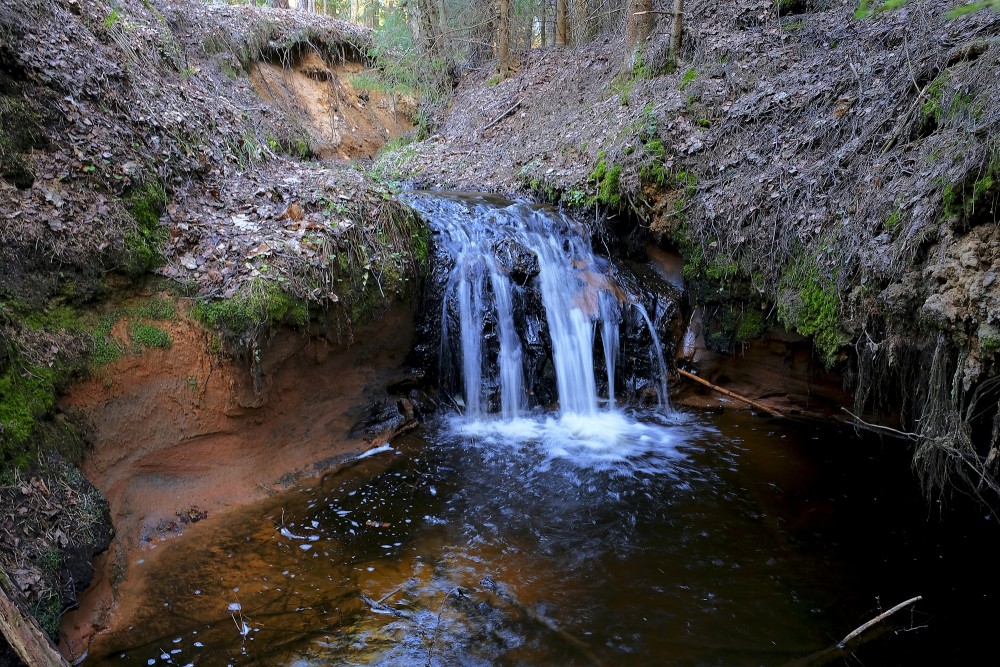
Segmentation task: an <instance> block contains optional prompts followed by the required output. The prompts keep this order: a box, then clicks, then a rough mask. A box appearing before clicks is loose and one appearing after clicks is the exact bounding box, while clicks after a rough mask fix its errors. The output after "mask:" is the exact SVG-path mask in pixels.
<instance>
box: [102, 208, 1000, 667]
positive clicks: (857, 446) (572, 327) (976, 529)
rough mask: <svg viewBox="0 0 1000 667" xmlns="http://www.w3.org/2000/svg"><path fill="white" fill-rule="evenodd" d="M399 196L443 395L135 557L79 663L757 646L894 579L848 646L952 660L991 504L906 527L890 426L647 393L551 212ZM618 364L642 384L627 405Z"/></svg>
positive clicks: (633, 312)
mask: <svg viewBox="0 0 1000 667" xmlns="http://www.w3.org/2000/svg"><path fill="white" fill-rule="evenodd" d="M414 202H415V205H416V206H418V207H420V208H421V210H423V211H424V212H425V214H428V215H433V216H435V219H436V220H437V223H436V224H437V225H438V227H437V228H438V233H439V234H440V238H441V244H442V246H443V247H444V249H445V250H446V253H445V257H446V258H447V259H446V268H447V270H446V271H445V272H444V273H445V275H443V276H442V282H441V283H440V285H441V288H440V294H441V297H442V298H441V300H440V305H439V308H438V309H437V311H436V312H437V313H440V316H441V320H442V322H443V327H442V332H441V341H440V346H439V347H438V356H439V359H438V363H439V374H440V377H441V379H442V384H445V385H447V383H448V381H449V378H450V379H451V381H452V383H453V385H454V388H455V397H454V401H455V403H456V404H457V405H458V406H459V407H460V408H462V410H461V413H462V414H458V415H440V416H439V417H438V418H437V420H436V421H434V422H431V423H428V424H426V425H425V426H424V427H423V428H422V429H421V431H419V432H416V433H411V434H407V435H405V436H401V437H398V438H396V439H395V440H394V441H393V442H392V443H391V444H390V445H388V446H385V447H381V448H378V449H376V450H373V451H372V452H370V453H369V454H367V455H364V456H362V457H359V458H358V459H357V460H356V461H355V462H353V463H352V464H350V465H347V466H345V467H344V468H342V469H340V470H338V471H336V472H334V473H331V474H329V475H327V476H326V477H324V478H323V479H322V480H320V481H319V482H317V483H315V484H312V485H309V486H306V487H303V488H301V489H298V490H295V491H291V492H288V493H285V494H282V495H279V496H276V497H274V498H271V499H268V500H266V501H263V502H262V503H260V504H258V505H255V506H253V507H248V508H243V509H240V510H238V511H234V512H232V513H230V514H228V515H227V516H225V517H222V518H217V519H213V520H212V521H210V522H207V523H206V524H197V525H194V526H192V527H191V528H190V529H189V531H188V533H187V534H186V535H185V536H183V537H181V538H178V539H176V540H174V541H172V542H167V543H165V544H163V545H161V546H159V548H158V549H156V550H155V551H149V552H147V555H146V556H145V557H144V558H142V559H141V560H142V562H137V563H133V564H131V567H134V568H138V569H139V571H140V572H142V573H143V575H144V579H143V582H144V585H143V589H142V591H141V593H140V594H139V600H138V601H137V604H136V605H135V606H134V607H132V612H131V615H130V617H129V619H128V620H127V622H126V623H124V624H121V625H119V629H118V630H116V631H115V632H114V633H109V634H105V635H103V636H101V637H99V638H98V640H97V641H96V642H95V643H94V645H93V646H92V655H91V657H90V658H89V659H88V660H87V664H88V665H90V664H93V665H148V666H151V665H195V664H198V665H213V666H214V665H234V666H235V665H289V666H294V667H306V666H319V665H359V664H365V665H434V666H437V665H441V666H450V665H601V664H603V665H637V666H638V665H653V664H655V665H782V664H785V663H787V662H789V661H792V660H795V659H798V658H802V657H804V656H808V655H810V654H812V653H814V652H816V651H820V650H822V649H824V648H827V647H829V646H831V645H833V644H834V643H835V642H836V641H837V640H838V639H839V638H841V637H843V636H844V635H845V634H846V633H847V632H849V631H850V630H851V629H853V628H854V627H856V626H858V625H860V624H861V623H862V622H864V621H865V620H867V619H869V618H871V617H872V616H874V615H876V614H877V613H878V612H879V611H880V610H882V609H884V608H886V607H888V606H891V605H892V604H895V603H896V602H899V601H900V600H903V599H906V598H909V597H912V596H913V595H923V596H924V597H925V602H923V603H921V605H920V606H918V607H916V608H915V609H913V610H910V611H909V612H907V613H906V614H903V615H901V616H899V617H897V618H894V619H893V620H892V622H891V623H887V624H886V626H885V628H886V629H887V630H890V631H891V632H892V634H890V635H888V636H886V637H883V638H880V639H879V640H878V641H875V642H871V643H870V644H868V645H866V646H865V647H864V648H863V652H862V653H859V657H858V659H859V660H861V661H862V663H864V664H879V665H888V664H914V660H918V661H922V662H923V664H928V661H930V663H935V662H943V661H948V662H950V663H952V664H956V663H961V662H963V659H962V656H963V655H964V656H965V661H971V660H972V658H971V656H974V655H976V654H977V650H978V649H977V646H979V645H981V644H982V640H980V641H979V644H977V643H976V642H975V641H973V639H974V638H975V637H988V636H989V632H988V625H989V624H988V618H989V616H988V615H987V614H980V613H979V612H980V611H981V610H984V609H988V608H989V605H990V604H991V602H993V601H995V600H996V599H997V586H996V585H993V584H984V582H983V578H982V577H980V576H979V574H978V573H977V570H979V568H982V569H983V570H984V571H985V570H986V568H988V567H990V566H991V564H990V563H989V559H988V555H989V554H990V553H991V552H992V550H993V549H995V548H996V547H995V545H994V543H995V542H997V539H996V538H995V537H990V536H992V535H994V534H995V533H996V532H997V531H995V530H992V531H990V528H992V523H994V521H993V519H992V517H990V516H986V517H985V518H983V517H982V516H981V515H979V516H975V515H973V514H971V513H970V514H967V515H964V516H966V517H969V520H968V521H965V522H955V523H950V524H942V523H939V522H938V521H937V518H936V517H933V518H931V519H930V520H929V519H928V516H927V506H926V505H925V504H924V501H923V499H922V498H920V497H919V494H918V492H917V491H918V490H917V488H916V485H915V484H914V482H913V480H912V479H911V477H910V475H909V474H908V466H907V456H908V452H907V451H906V450H905V448H904V447H903V446H902V445H901V444H899V443H896V442H888V443H883V442H878V441H873V440H863V439H862V438H860V437H858V436H857V435H856V434H854V433H852V432H849V431H842V430H838V429H836V428H835V427H831V426H830V425H821V426H816V425H812V424H798V423H792V422H788V421H785V422H774V421H769V420H764V419H760V418H756V417H752V416H749V415H746V414H741V413H731V414H724V415H718V414H702V415H691V414H684V413H681V412H674V411H671V410H669V409H668V407H667V405H666V387H665V384H664V379H665V373H663V355H662V352H661V346H660V343H659V341H658V340H657V332H656V326H655V323H654V321H653V318H652V317H650V315H649V313H648V312H647V310H646V309H645V308H644V307H643V306H642V305H641V304H640V303H639V301H638V300H637V299H636V298H635V297H634V296H633V295H630V294H629V293H628V292H627V291H626V290H625V289H624V288H623V287H622V285H621V284H620V283H619V282H617V281H616V279H615V272H614V270H613V267H611V266H610V265H609V264H608V263H607V261H606V260H603V259H601V258H600V257H597V256H595V255H594V253H593V252H592V249H591V248H590V244H589V241H587V235H586V234H583V233H580V229H579V227H578V226H577V225H576V224H575V223H574V222H573V221H572V220H570V219H568V218H566V217H565V216H562V215H561V214H559V213H558V212H553V211H551V210H543V209H541V208H540V207H534V206H531V205H527V204H515V203H511V202H501V201H491V200H488V199H486V198H471V199H470V198H468V197H438V196H435V197H430V196H423V198H419V197H418V198H417V199H415V200H414ZM470 215H472V216H473V217H475V219H476V220H478V221H479V222H478V223H477V224H476V225H472V226H470V225H468V224H465V223H462V222H461V220H467V219H468V216H470ZM534 287H537V290H536V291H534V294H535V296H532V294H533V288H534ZM533 298H534V299H536V303H535V304H534V306H532V304H531V301H532V299H533ZM539 299H540V302H541V303H540V304H539V303H537V300H539ZM532 308H534V311H533V310H532ZM540 310H543V311H544V317H543V318H540V317H536V316H535V315H532V312H536V313H537V312H539V311H540ZM626 317H634V318H636V319H637V320H641V322H642V323H643V324H642V326H644V327H645V329H646V330H647V331H648V336H649V339H650V340H652V341H653V346H652V349H650V350H648V351H647V352H645V353H644V356H645V357H648V364H646V365H645V366H642V368H632V369H624V368H623V366H625V364H624V363H623V356H624V355H623V354H622V352H621V349H622V348H621V346H622V344H623V343H624V342H625V336H624V335H623V333H622V332H623V330H624V329H623V323H624V322H625V320H626ZM543 319H544V321H542V320H543ZM546 337H548V339H549V340H550V341H551V345H550V346H542V347H543V348H545V349H544V351H541V352H540V351H539V349H540V348H539V340H541V339H544V338H546ZM598 338H599V339H600V342H599V343H598V342H597V339H598ZM632 356H633V357H634V356H635V355H632ZM640 356H643V355H640ZM546 365H551V367H552V368H551V369H550V370H552V371H553V372H552V373H546V372H543V367H545V366H546ZM642 373H646V374H648V375H649V377H648V378H647V380H646V381H647V383H648V384H649V385H650V386H652V387H654V389H655V390H656V393H657V394H658V396H659V399H660V400H659V404H658V405H653V406H650V407H648V408H644V409H643V408H637V407H635V406H634V405H633V406H632V407H628V408H627V407H626V406H624V405H622V404H621V403H622V402H621V393H622V388H623V387H624V386H625V385H630V386H633V387H634V386H635V385H636V383H635V382H634V381H631V380H630V381H629V382H624V381H623V378H631V377H633V376H634V375H635V374H642ZM553 374H554V375H555V378H554V379H553V378H551V375H553ZM546 375H548V376H550V380H549V381H551V382H554V384H555V385H556V390H557V394H556V401H555V402H556V403H557V405H558V408H555V406H553V405H549V404H546V403H545V402H544V401H540V400H539V398H538V396H539V395H540V394H541V393H542V391H541V390H540V389H538V388H537V387H538V385H539V383H540V382H541V381H542V380H541V379H542V378H544V377H545V376H546ZM602 375H603V382H602V381H601V376H602ZM599 387H601V388H603V391H601V390H599ZM966 531H970V533H975V534H977V535H979V536H980V537H979V538H978V541H979V542H978V546H977V548H976V549H975V550H974V551H973V552H971V553H970V552H968V551H966V550H965V549H964V548H963V546H964V545H963V544H962V540H963V539H965V538H967V536H968V534H970V533H967V532H966ZM983 535H985V536H986V537H982V536H983ZM987 577H988V574H987ZM122 626H124V627H122ZM944 638H948V639H949V640H950V641H948V642H947V643H946V642H945V641H943V640H944ZM866 660H867V661H868V662H865V661H866Z"/></svg>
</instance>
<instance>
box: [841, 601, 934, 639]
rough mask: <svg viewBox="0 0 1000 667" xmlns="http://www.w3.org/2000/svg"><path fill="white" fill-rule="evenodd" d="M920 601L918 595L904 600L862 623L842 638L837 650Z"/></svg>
mask: <svg viewBox="0 0 1000 667" xmlns="http://www.w3.org/2000/svg"><path fill="white" fill-rule="evenodd" d="M920 600H923V596H920V595H918V596H916V597H912V598H910V599H909V600H905V601H903V602H900V603H899V604H897V605H896V606H895V607H893V608H892V609H889V610H888V611H883V612H882V613H881V614H879V615H878V616H876V617H875V618H873V619H872V620H870V621H868V622H867V623H864V624H862V625H859V626H858V627H857V628H855V629H854V630H852V631H851V632H849V633H848V635H847V636H846V637H844V638H843V639H841V640H840V641H839V642H837V648H841V649H842V648H844V646H846V645H847V643H848V642H849V641H851V640H852V639H855V638H856V637H857V636H858V635H860V634H862V633H863V632H865V631H866V630H868V628H870V627H872V626H873V625H875V624H877V623H881V622H882V621H884V620H885V619H887V618H889V617H890V616H892V615H893V614H895V613H896V612H897V611H899V610H900V609H903V608H904V607H908V606H910V605H911V604H913V603H914V602H919V601H920Z"/></svg>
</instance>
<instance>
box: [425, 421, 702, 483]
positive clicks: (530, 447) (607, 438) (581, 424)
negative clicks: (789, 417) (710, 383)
mask: <svg viewBox="0 0 1000 667" xmlns="http://www.w3.org/2000/svg"><path fill="white" fill-rule="evenodd" d="M685 421H686V420H684V418H683V417H682V416H680V415H678V416H676V417H674V418H672V419H671V420H670V421H669V422H667V421H665V420H662V419H661V420H660V421H657V422H650V421H639V420H637V419H635V418H633V417H632V416H630V415H628V414H625V413H623V412H621V411H618V410H606V411H603V412H596V413H593V414H578V413H574V412H570V413H566V414H562V415H551V414H549V415H544V414H536V415H533V416H527V417H518V418H516V419H510V420H504V419H470V418H466V417H453V418H451V419H450V420H448V421H447V422H446V424H445V430H446V434H447V435H450V436H452V437H459V438H462V439H464V440H466V441H467V442H468V443H470V444H473V445H475V444H478V445H482V446H487V447H494V446H496V447H503V448H513V449H520V450H523V453H524V454H532V453H534V454H535V455H536V458H537V459H538V463H537V465H538V466H539V467H540V468H545V467H547V466H548V465H550V464H551V463H552V462H554V461H563V462H566V463H568V464H570V465H572V466H573V467H576V468H580V469H585V470H594V471H616V472H621V473H634V472H640V471H641V472H645V473H659V472H665V471H667V470H668V469H669V468H670V467H671V466H672V464H673V462H674V461H675V460H676V459H678V458H680V457H682V456H683V454H682V452H681V451H680V450H678V446H680V445H682V444H683V443H684V442H686V441H687V440H688V439H690V438H691V437H692V435H693V434H694V432H695V431H696V430H697V427H696V426H694V425H693V424H687V423H685Z"/></svg>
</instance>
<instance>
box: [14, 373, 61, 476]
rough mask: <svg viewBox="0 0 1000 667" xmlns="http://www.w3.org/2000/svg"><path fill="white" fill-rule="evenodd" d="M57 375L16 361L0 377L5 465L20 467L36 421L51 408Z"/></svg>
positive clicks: (53, 401)
mask: <svg viewBox="0 0 1000 667" xmlns="http://www.w3.org/2000/svg"><path fill="white" fill-rule="evenodd" d="M58 379H59V378H58V372H57V370H56V369H55V368H50V367H48V366H31V365H29V364H26V363H25V362H24V361H23V360H22V359H20V358H19V357H16V356H15V357H13V358H12V359H10V360H9V365H8V366H7V368H6V370H5V371H4V373H3V375H0V443H2V444H0V454H2V459H3V461H4V462H6V463H8V464H9V463H11V462H13V463H14V465H23V464H24V463H25V461H24V460H23V458H24V457H25V456H26V454H25V451H24V448H25V446H26V445H27V444H28V443H29V442H30V440H31V437H32V434H33V432H34V431H35V428H36V425H37V422H38V420H40V419H41V418H42V417H44V416H45V415H46V413H48V411H49V410H51V409H52V407H53V406H54V405H55V399H56V387H57V384H58Z"/></svg>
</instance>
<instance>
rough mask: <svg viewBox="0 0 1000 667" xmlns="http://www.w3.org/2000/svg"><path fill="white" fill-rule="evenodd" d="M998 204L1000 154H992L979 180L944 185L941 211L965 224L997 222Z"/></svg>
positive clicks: (999, 201) (999, 200) (999, 195)
mask: <svg viewBox="0 0 1000 667" xmlns="http://www.w3.org/2000/svg"><path fill="white" fill-rule="evenodd" d="M998 203H1000V152H998V153H995V154H994V155H993V156H992V159H991V160H990V161H989V162H988V164H987V165H986V167H985V168H984V169H983V170H982V171H981V172H980V173H979V178H976V179H975V180H971V179H970V180H967V181H966V182H964V183H960V184H957V185H953V184H951V183H949V184H947V185H945V187H944V191H943V193H942V201H941V204H942V209H943V211H944V215H945V217H947V218H955V219H957V220H959V221H961V222H963V223H965V224H975V222H976V221H977V220H979V221H992V220H994V219H995V218H996V208H997V204H998Z"/></svg>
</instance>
